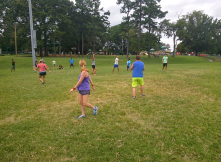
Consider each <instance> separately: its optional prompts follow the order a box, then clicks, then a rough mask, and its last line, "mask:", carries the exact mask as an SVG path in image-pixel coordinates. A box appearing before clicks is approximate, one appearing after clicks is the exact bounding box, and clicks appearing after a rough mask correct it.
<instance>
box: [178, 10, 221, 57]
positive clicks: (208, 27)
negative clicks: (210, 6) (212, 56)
mask: <svg viewBox="0 0 221 162" xmlns="http://www.w3.org/2000/svg"><path fill="white" fill-rule="evenodd" d="M181 21H183V24H185V25H184V29H183V30H181V32H180V33H178V36H179V40H181V41H182V44H184V45H185V46H186V47H187V48H189V49H190V50H192V51H195V52H196V55H197V54H198V52H203V51H207V52H208V53H213V52H217V47H218V43H219V41H218V39H217V37H220V35H218V36H217V34H218V33H219V32H220V21H218V20H217V19H214V18H213V17H210V16H208V15H206V14H204V13H203V11H193V12H192V13H190V14H188V15H185V16H183V19H182V20H181Z"/></svg>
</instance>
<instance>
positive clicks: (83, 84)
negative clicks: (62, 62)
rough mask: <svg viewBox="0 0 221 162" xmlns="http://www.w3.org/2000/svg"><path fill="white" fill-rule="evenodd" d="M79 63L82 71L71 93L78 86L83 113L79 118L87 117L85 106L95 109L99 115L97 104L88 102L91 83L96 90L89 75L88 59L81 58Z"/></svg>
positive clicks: (94, 111) (95, 113)
mask: <svg viewBox="0 0 221 162" xmlns="http://www.w3.org/2000/svg"><path fill="white" fill-rule="evenodd" d="M79 65H80V67H81V73H80V75H79V78H78V82H77V84H76V85H75V86H74V88H73V89H71V90H70V93H71V92H72V91H74V90H75V89H76V88H77V90H78V91H79V95H78V96H79V102H80V107H81V115H80V116H79V117H77V119H80V118H85V117H86V115H85V106H87V107H89V108H91V109H93V113H94V115H97V106H93V105H91V104H90V103H88V97H89V95H90V84H89V83H91V86H92V88H93V90H95V87H94V84H93V82H92V79H91V77H90V75H89V70H88V69H87V68H86V61H84V60H80V61H79Z"/></svg>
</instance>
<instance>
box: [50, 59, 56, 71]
mask: <svg viewBox="0 0 221 162" xmlns="http://www.w3.org/2000/svg"><path fill="white" fill-rule="evenodd" d="M51 63H52V64H53V70H54V68H55V69H56V70H57V68H56V61H55V59H54V60H53V61H52V62H51Z"/></svg>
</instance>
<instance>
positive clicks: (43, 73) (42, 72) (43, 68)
mask: <svg viewBox="0 0 221 162" xmlns="http://www.w3.org/2000/svg"><path fill="white" fill-rule="evenodd" d="M37 69H40V73H39V75H38V79H39V80H40V81H41V82H42V84H44V83H45V76H46V69H47V70H48V71H49V72H50V73H51V71H50V70H49V68H48V66H47V65H46V64H44V61H43V59H41V60H40V61H39V64H38V65H37V68H36V69H35V70H37ZM42 76H43V80H42V79H41V77H42Z"/></svg>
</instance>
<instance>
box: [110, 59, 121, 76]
mask: <svg viewBox="0 0 221 162" xmlns="http://www.w3.org/2000/svg"><path fill="white" fill-rule="evenodd" d="M118 61H122V60H119V56H117V57H116V59H115V63H114V68H113V70H112V73H113V72H114V70H115V68H117V70H118V73H119V65H118Z"/></svg>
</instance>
